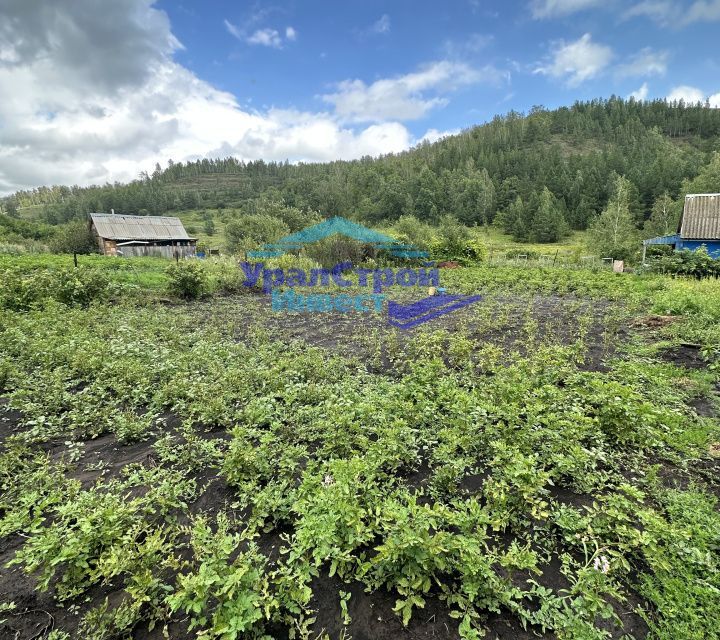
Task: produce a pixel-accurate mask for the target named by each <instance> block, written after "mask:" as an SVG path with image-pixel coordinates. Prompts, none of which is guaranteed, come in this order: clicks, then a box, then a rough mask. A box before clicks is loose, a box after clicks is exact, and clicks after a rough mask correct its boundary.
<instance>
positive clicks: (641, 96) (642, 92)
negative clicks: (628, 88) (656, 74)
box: [628, 82, 649, 101]
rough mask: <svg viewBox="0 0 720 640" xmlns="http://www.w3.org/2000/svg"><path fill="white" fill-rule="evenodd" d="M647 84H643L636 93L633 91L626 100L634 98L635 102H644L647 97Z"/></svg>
mask: <svg viewBox="0 0 720 640" xmlns="http://www.w3.org/2000/svg"><path fill="white" fill-rule="evenodd" d="M648 90H649V89H648V83H647V82H643V85H642V87H640V88H639V89H638V90H637V91H633V92H632V93H631V94H630V95H629V96H628V100H629V99H630V98H634V99H635V100H641V101H642V100H646V99H647V97H648Z"/></svg>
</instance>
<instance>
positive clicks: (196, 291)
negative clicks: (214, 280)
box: [167, 261, 208, 300]
mask: <svg viewBox="0 0 720 640" xmlns="http://www.w3.org/2000/svg"><path fill="white" fill-rule="evenodd" d="M167 275H168V291H169V292H170V293H171V294H172V295H174V296H177V297H179V298H183V299H184V300H194V299H196V298H199V297H201V296H202V295H203V294H204V293H206V292H207V289H208V278H207V274H206V273H205V267H204V266H203V265H202V263H200V262H192V261H183V262H177V263H175V264H171V265H170V266H169V267H168V268H167Z"/></svg>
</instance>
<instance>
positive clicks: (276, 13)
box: [0, 0, 720, 194]
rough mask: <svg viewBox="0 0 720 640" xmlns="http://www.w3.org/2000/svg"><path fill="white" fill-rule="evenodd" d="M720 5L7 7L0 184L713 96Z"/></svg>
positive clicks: (316, 149) (101, 179)
mask: <svg viewBox="0 0 720 640" xmlns="http://www.w3.org/2000/svg"><path fill="white" fill-rule="evenodd" d="M719 29H720V0H623V1H621V0H522V1H518V2H507V1H506V2H502V1H500V0H489V1H483V0H446V1H445V2H437V1H425V0H412V1H411V0H396V1H393V2H378V1H375V0H364V1H363V2H359V1H357V0H345V2H329V1H327V0H325V1H320V0H304V1H302V2H301V1H300V0H287V1H279V2H271V3H264V2H263V3H259V2H258V3H253V2H244V1H238V0H236V1H233V2H230V1H227V0H226V1H221V0H181V1H171V0H157V1H154V0H41V1H39V2H29V1H28V0H0V194H8V193H10V192H13V191H15V190H18V189H29V188H33V187H37V186H40V185H51V184H67V185H88V184H102V183H105V182H112V181H127V180H132V179H134V178H137V177H138V175H139V174H140V172H141V171H148V172H152V170H153V169H154V167H155V165H156V163H159V164H160V165H161V166H162V167H165V166H167V162H168V160H169V159H172V160H173V161H175V162H178V161H187V160H196V159H198V158H205V157H209V158H212V157H226V156H235V157H238V158H241V159H244V160H255V159H264V160H267V161H270V160H276V161H284V160H289V161H290V162H301V161H303V162H323V161H328V160H335V159H352V158H359V157H362V156H367V155H371V156H377V155H380V154H386V153H396V152H399V151H402V150H405V149H408V148H410V147H412V146H414V145H416V144H418V143H419V142H421V141H423V140H429V141H434V140H436V139H438V138H440V137H442V136H445V135H450V134H452V133H456V132H458V131H461V130H462V129H465V128H468V127H471V126H473V125H476V124H482V123H483V122H486V121H488V120H490V119H492V118H493V117H494V116H495V115H498V114H504V113H507V112H508V111H511V110H514V111H519V112H527V111H528V110H529V109H531V108H532V107H533V106H536V105H542V106H545V107H547V108H555V107H558V106H562V105H570V104H572V103H573V102H574V101H576V100H588V99H593V98H600V97H603V98H607V97H610V96H611V95H618V96H622V97H630V96H633V97H635V98H636V99H643V100H644V99H647V100H651V99H655V98H665V99H668V100H677V99H683V100H685V101H689V102H697V101H702V102H706V101H707V102H709V104H710V105H711V106H713V107H716V108H718V107H720V49H718V46H717V40H718V37H717V34H718V30H719Z"/></svg>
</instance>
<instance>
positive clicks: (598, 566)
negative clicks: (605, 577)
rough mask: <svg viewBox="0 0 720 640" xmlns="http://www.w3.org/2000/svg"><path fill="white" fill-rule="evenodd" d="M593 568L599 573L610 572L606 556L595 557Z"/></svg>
mask: <svg viewBox="0 0 720 640" xmlns="http://www.w3.org/2000/svg"><path fill="white" fill-rule="evenodd" d="M593 566H594V567H595V571H600V572H601V573H607V572H608V571H610V561H609V560H608V559H607V557H606V556H597V557H596V558H595V562H594V563H593Z"/></svg>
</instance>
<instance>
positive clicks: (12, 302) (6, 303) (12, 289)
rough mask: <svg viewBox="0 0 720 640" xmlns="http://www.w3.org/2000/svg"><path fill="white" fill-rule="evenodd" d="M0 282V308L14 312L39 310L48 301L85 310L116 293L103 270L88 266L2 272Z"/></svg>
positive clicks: (7, 270) (117, 290)
mask: <svg viewBox="0 0 720 640" xmlns="http://www.w3.org/2000/svg"><path fill="white" fill-rule="evenodd" d="M0 279H1V280H2V282H3V287H2V289H0V308H2V309H13V310H16V311H27V310H28V309H32V308H42V307H43V306H44V305H46V304H47V303H49V302H50V301H56V302H60V303H62V304H65V305H68V306H78V307H87V306H88V305H89V304H90V303H91V302H93V301H96V300H98V301H99V300H106V299H108V298H109V297H110V296H111V295H112V294H113V293H119V291H120V289H119V288H118V287H117V286H114V285H113V284H112V283H111V282H110V280H109V278H108V276H107V274H106V273H105V272H104V271H103V270H101V269H94V268H88V267H79V268H77V269H75V268H68V267H64V268H60V269H56V270H36V271H30V272H27V271H24V270H21V269H6V270H4V271H2V272H1V273H0Z"/></svg>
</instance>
